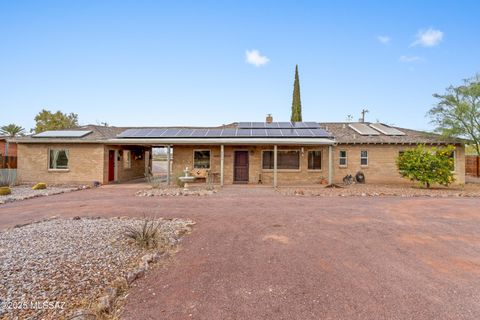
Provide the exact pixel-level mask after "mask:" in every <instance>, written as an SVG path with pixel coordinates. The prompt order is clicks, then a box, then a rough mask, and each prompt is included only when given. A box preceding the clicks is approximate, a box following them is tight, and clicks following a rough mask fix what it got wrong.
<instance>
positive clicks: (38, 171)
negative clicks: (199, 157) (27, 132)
mask: <svg viewBox="0 0 480 320" xmlns="http://www.w3.org/2000/svg"><path fill="white" fill-rule="evenodd" d="M52 148H53V149H68V150H69V160H68V167H69V168H68V169H67V170H52V169H49V168H48V161H49V159H48V157H49V155H48V154H49V150H50V149H52ZM125 149H126V150H131V151H132V162H131V163H132V165H131V168H125V166H124V155H123V150H125ZM109 150H115V151H117V156H118V158H117V161H116V165H117V169H116V170H117V174H116V181H115V182H123V181H128V180H132V179H136V178H142V177H144V174H145V150H147V151H148V150H150V149H149V148H143V147H136V148H135V147H125V148H124V147H121V146H107V145H103V144H78V143H77V144H19V145H18V168H17V177H18V178H17V180H18V182H19V183H37V182H45V183H47V184H87V185H90V184H92V183H93V182H94V181H98V182H100V183H104V184H106V183H108V161H109V160H108V152H109ZM148 160H150V159H148Z"/></svg>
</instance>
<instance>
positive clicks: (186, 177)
mask: <svg viewBox="0 0 480 320" xmlns="http://www.w3.org/2000/svg"><path fill="white" fill-rule="evenodd" d="M183 172H185V175H184V176H183V177H178V179H179V180H180V181H182V182H183V191H188V183H189V182H193V181H194V180H195V177H192V176H191V175H190V170H189V169H188V167H186V168H185V170H183Z"/></svg>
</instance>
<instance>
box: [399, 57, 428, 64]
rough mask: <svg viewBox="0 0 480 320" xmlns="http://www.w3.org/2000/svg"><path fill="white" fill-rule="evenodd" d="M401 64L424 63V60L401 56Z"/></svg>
mask: <svg viewBox="0 0 480 320" xmlns="http://www.w3.org/2000/svg"><path fill="white" fill-rule="evenodd" d="M399 60H400V62H407V63H408V62H419V61H422V60H423V59H422V58H420V57H417V56H401V57H400V59H399Z"/></svg>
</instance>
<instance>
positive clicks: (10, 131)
mask: <svg viewBox="0 0 480 320" xmlns="http://www.w3.org/2000/svg"><path fill="white" fill-rule="evenodd" d="M24 133H25V129H24V128H22V127H21V126H17V125H16V124H14V123H11V124H8V125H6V126H2V127H0V134H3V135H6V136H9V137H15V136H21V135H23V134H24Z"/></svg>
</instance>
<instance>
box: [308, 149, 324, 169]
mask: <svg viewBox="0 0 480 320" xmlns="http://www.w3.org/2000/svg"><path fill="white" fill-rule="evenodd" d="M308 170H322V151H320V150H309V151H308Z"/></svg>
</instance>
